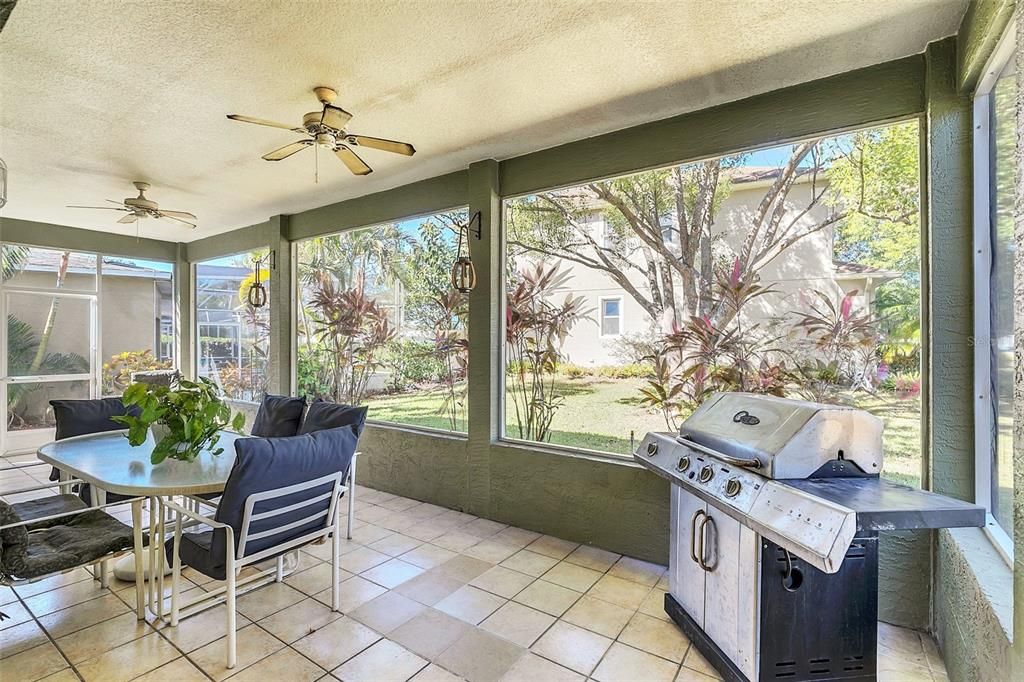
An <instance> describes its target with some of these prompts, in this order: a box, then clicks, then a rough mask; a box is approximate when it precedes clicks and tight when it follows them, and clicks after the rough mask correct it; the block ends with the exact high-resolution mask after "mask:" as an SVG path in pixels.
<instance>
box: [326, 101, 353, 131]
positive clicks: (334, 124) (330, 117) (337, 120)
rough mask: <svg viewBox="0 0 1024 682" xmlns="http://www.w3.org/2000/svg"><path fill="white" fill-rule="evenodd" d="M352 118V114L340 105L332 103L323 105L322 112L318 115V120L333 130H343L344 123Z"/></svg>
mask: <svg viewBox="0 0 1024 682" xmlns="http://www.w3.org/2000/svg"><path fill="white" fill-rule="evenodd" d="M351 120H352V114H350V113H348V112H347V111H345V110H344V109H342V108H341V107H336V106H334V105H332V104H325V105H324V113H323V115H322V116H321V117H320V122H321V123H323V124H324V125H325V126H328V127H330V128H334V129H335V130H343V129H344V128H345V124H346V123H348V122H349V121H351Z"/></svg>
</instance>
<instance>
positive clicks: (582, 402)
mask: <svg viewBox="0 0 1024 682" xmlns="http://www.w3.org/2000/svg"><path fill="white" fill-rule="evenodd" d="M644 383H645V381H644V380H643V379H607V378H602V377H582V378H579V379H563V380H561V381H560V382H559V389H560V392H561V393H562V395H564V396H565V403H564V404H563V405H562V407H561V408H560V409H559V410H558V412H557V414H556V415H555V419H554V422H553V425H552V427H553V428H552V433H551V438H550V441H549V442H550V443H552V444H557V445H568V446H571V447H576V448H585V449H588V450H599V451H601V452H612V453H616V454H621V455H628V454H630V452H631V451H632V447H633V442H634V441H638V440H640V439H641V438H643V436H644V434H645V433H647V432H648V431H665V430H667V428H668V427H667V426H666V425H665V421H664V420H663V419H662V418H661V416H660V415H659V414H656V413H653V412H651V411H650V410H647V409H645V408H643V407H642V406H641V405H640V400H639V398H640V393H639V388H640V387H641V386H643V385H644ZM846 398H847V399H848V400H851V401H852V402H853V403H854V404H856V405H858V406H859V407H861V408H863V409H866V410H868V411H869V412H871V413H872V414H875V415H877V416H879V417H881V418H882V420H883V421H884V422H885V432H884V434H885V454H886V459H885V471H884V473H885V474H886V476H887V477H888V478H892V479H894V480H898V481H900V482H903V483H907V484H908V485H913V486H918V485H920V482H921V400H920V398H914V399H908V400H901V399H897V398H895V397H894V396H891V395H889V394H879V396H877V397H876V396H871V395H868V394H866V393H863V392H858V393H853V394H848V395H847V396H846ZM367 402H368V403H369V405H370V412H369V416H370V418H371V419H375V420H379V421H390V422H398V423H402V424H411V425H415V426H428V427H432V428H438V429H449V428H451V427H450V424H449V422H448V420H447V419H446V418H445V417H444V416H443V415H441V414H438V410H439V409H440V407H441V405H442V404H443V392H442V391H440V390H423V391H418V392H415V393H407V394H400V395H392V396H380V397H374V398H372V399H371V400H369V401H367ZM507 403H508V404H507V410H506V412H507V415H506V423H507V425H508V426H507V429H506V434H507V435H508V437H510V438H517V437H518V436H519V434H518V432H517V429H516V418H515V412H514V409H513V407H512V404H511V401H507ZM459 427H460V428H459V430H462V431H464V430H465V422H464V421H463V420H460V424H459ZM631 435H632V439H631Z"/></svg>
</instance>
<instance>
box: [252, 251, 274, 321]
mask: <svg viewBox="0 0 1024 682" xmlns="http://www.w3.org/2000/svg"><path fill="white" fill-rule="evenodd" d="M273 259H274V252H273V251H271V252H270V253H268V254H267V255H266V256H264V257H263V258H254V259H253V270H252V277H253V282H252V284H251V285H250V286H249V292H248V294H246V299H247V300H248V301H249V305H251V306H252V307H253V308H262V307H263V306H265V305H266V304H267V288H266V287H265V286H264V285H263V282H262V281H261V280H260V268H262V267H263V266H264V264H266V263H267V262H268V261H269V262H270V267H274V264H273Z"/></svg>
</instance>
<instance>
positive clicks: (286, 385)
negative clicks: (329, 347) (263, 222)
mask: <svg viewBox="0 0 1024 682" xmlns="http://www.w3.org/2000/svg"><path fill="white" fill-rule="evenodd" d="M288 220H289V218H288V216H280V215H279V216H274V217H273V218H271V219H270V222H269V227H268V229H267V239H266V242H267V246H268V247H269V248H270V249H271V250H272V251H273V252H274V258H273V261H272V264H271V265H272V269H271V273H270V287H269V291H268V298H269V300H270V343H269V344H268V346H269V347H268V349H267V352H268V354H269V358H268V367H267V372H268V374H269V377H268V378H269V381H270V384H269V386H268V388H267V390H268V391H269V392H271V393H279V394H284V395H288V394H290V393H291V392H292V389H293V387H292V336H293V331H294V327H293V324H292V322H293V320H294V289H293V287H292V243H291V242H290V241H288V239H287V237H286V235H287V234H288Z"/></svg>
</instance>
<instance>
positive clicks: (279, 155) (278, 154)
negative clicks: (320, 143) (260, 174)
mask: <svg viewBox="0 0 1024 682" xmlns="http://www.w3.org/2000/svg"><path fill="white" fill-rule="evenodd" d="M311 144H313V140H300V141H298V142H292V143H291V144H286V145H285V146H283V147H281V148H280V149H275V150H274V151H272V152H268V153H266V154H264V155H263V160H264V161H280V160H281V159H287V158H288V157H289V156H291V155H292V154H295V153H297V152H301V151H302V150H303V149H305V148H306V147H308V146H309V145H311Z"/></svg>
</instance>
